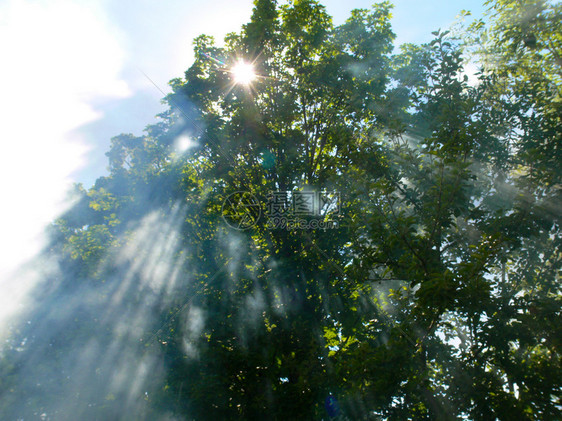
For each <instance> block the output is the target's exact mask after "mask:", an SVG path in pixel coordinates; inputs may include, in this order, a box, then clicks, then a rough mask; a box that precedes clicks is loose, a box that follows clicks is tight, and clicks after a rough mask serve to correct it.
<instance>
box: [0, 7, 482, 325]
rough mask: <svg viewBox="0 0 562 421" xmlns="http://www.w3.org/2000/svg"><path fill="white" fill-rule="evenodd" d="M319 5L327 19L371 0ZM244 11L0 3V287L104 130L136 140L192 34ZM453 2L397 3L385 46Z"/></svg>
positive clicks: (98, 153) (187, 57)
mask: <svg viewBox="0 0 562 421" xmlns="http://www.w3.org/2000/svg"><path fill="white" fill-rule="evenodd" d="M322 3H323V4H325V5H326V7H327V10H328V13H329V14H331V15H332V16H333V17H334V23H335V24H341V23H343V22H344V21H345V19H346V18H347V16H348V14H349V11H350V10H351V9H354V8H368V7H370V5H371V4H372V2H371V1H364V0H347V1H341V0H324V1H323V2H322ZM252 7H253V6H252V2H251V1H250V0H235V1H233V0H207V1H206V2H201V1H194V0H159V1H156V0H151V1H149V0H135V1H132V0H120V1H111V0H4V1H1V2H0V58H1V60H2V65H1V66H0V93H1V95H0V118H1V121H2V138H1V153H0V192H1V195H2V196H1V197H2V199H3V200H2V203H3V206H2V207H1V208H0V233H1V234H2V237H1V238H2V240H1V243H0V245H1V246H2V250H3V252H2V253H1V254H0V283H2V282H3V281H4V280H5V279H8V278H10V276H13V273H14V271H15V270H16V269H17V268H18V267H20V266H21V265H22V264H24V263H25V262H26V261H28V260H29V259H31V258H32V257H33V256H34V255H35V254H36V253H37V252H38V251H39V250H40V249H41V247H42V246H43V245H44V244H43V242H42V241H43V239H44V237H43V235H42V230H43V228H44V227H45V226H46V225H48V224H49V223H50V222H51V221H53V220H54V219H55V218H56V217H57V215H59V214H60V213H61V212H62V211H63V210H64V209H65V208H66V207H68V206H70V204H71V203H72V201H71V198H69V196H68V189H69V187H70V186H71V185H72V183H74V182H80V183H83V184H84V186H85V187H89V186H91V185H92V184H93V182H94V181H95V179H96V178H97V177H99V176H101V175H104V174H106V166H107V158H106V157H105V152H106V151H107V150H108V148H109V143H110V139H111V137H113V136H116V135H118V134H120V133H133V134H135V135H141V134H142V130H143V128H144V127H146V126H147V125H148V124H152V123H154V122H156V119H155V115H156V114H158V113H160V112H161V111H163V110H164V109H163V107H162V105H161V103H160V100H161V98H162V96H163V95H162V93H161V92H160V90H159V89H161V90H163V91H165V92H167V91H168V86H167V82H168V81H169V80H170V79H172V78H175V77H180V76H182V75H183V72H184V71H185V70H186V69H187V68H188V67H189V65H190V63H191V61H192V59H193V56H192V45H191V41H192V40H193V38H194V37H196V36H197V35H200V34H202V33H205V34H207V35H213V36H215V38H216V39H217V40H221V39H222V38H223V37H224V35H225V34H226V33H228V32H232V31H239V30H240V27H241V25H242V24H244V23H246V22H248V20H249V18H250V15H251V11H252ZM462 9H466V10H471V11H472V12H473V14H474V15H475V16H479V15H481V13H482V11H483V7H482V5H481V3H480V2H478V1H469V0H456V1H454V2H451V1H447V0H435V1H427V2H422V1H419V0H397V1H396V2H395V8H394V11H393V20H392V21H393V26H394V31H395V33H396V34H397V40H396V43H397V44H401V43H404V42H416V43H420V42H426V41H428V40H429V39H431V31H434V30H436V29H437V28H445V27H447V26H448V25H450V24H451V23H452V22H453V21H454V20H455V17H456V16H457V15H458V13H459V12H460V11H461V10H462ZM143 72H144V73H145V74H146V75H148V76H149V77H150V79H151V80H152V81H153V82H154V83H155V84H156V85H157V86H158V88H159V89H158V88H156V87H155V86H154V85H153V84H152V83H151V82H150V81H148V80H147V79H146V77H145V76H144V75H143ZM26 285H27V283H25V282H20V283H18V287H17V288H15V289H14V288H13V284H12V286H11V287H10V293H6V292H5V291H3V294H0V309H2V308H4V309H7V308H9V303H15V302H19V301H18V300H19V299H18V297H19V296H20V295H22V294H25V293H26V288H27V286H26ZM29 285H32V282H31V281H30V282H29ZM0 288H2V285H1V284H0ZM1 312H2V310H0V318H1V316H2V315H1Z"/></svg>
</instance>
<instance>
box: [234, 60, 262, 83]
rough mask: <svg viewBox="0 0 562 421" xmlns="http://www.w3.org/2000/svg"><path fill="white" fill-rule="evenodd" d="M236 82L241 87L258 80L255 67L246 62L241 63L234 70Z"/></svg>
mask: <svg viewBox="0 0 562 421" xmlns="http://www.w3.org/2000/svg"><path fill="white" fill-rule="evenodd" d="M232 74H233V76H234V82H235V83H237V84H240V85H249V84H250V83H252V81H253V80H254V79H256V73H255V72H254V66H252V65H251V64H249V63H246V62H244V61H239V62H238V63H237V64H236V65H235V66H234V67H233V68H232Z"/></svg>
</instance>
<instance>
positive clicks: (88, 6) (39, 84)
mask: <svg viewBox="0 0 562 421" xmlns="http://www.w3.org/2000/svg"><path fill="white" fill-rule="evenodd" d="M0 16H1V18H0V57H1V59H2V63H3V64H2V66H0V116H1V119H2V125H1V127H0V130H1V135H0V139H1V149H0V192H1V197H2V206H1V207H0V233H1V240H0V241H1V243H0V244H1V249H2V253H0V322H1V321H2V319H3V315H5V313H8V312H9V311H10V310H11V307H13V306H14V305H15V304H16V303H18V302H20V299H21V296H20V295H22V294H24V293H25V290H26V289H27V287H25V286H23V285H22V283H21V282H19V283H18V280H17V279H12V280H9V279H10V276H11V275H10V274H12V273H13V271H14V270H15V269H16V268H17V267H19V266H20V265H21V264H23V263H24V262H26V261H27V260H29V259H30V258H32V257H33V256H34V255H35V254H36V253H37V252H38V251H39V250H40V248H41V246H42V236H41V233H42V231H43V228H44V227H45V226H46V225H47V224H48V223H49V222H50V221H52V220H53V219H54V218H56V217H57V215H58V214H59V213H60V212H61V211H62V210H63V209H64V206H65V197H66V192H67V188H68V187H69V185H70V184H71V179H70V175H71V174H72V172H73V171H76V170H77V169H78V168H79V167H80V166H81V165H82V163H83V159H84V153H85V152H86V151H87V147H86V145H85V144H84V143H83V142H81V141H80V139H77V138H76V135H73V136H71V131H72V130H74V129H76V128H77V127H79V126H80V125H83V124H84V123H87V122H90V121H92V120H94V119H96V118H99V117H100V116H99V115H98V113H97V112H96V111H95V110H94V108H93V107H92V105H91V104H92V103H93V101H95V100H96V99H97V98H100V97H123V96H126V95H129V89H128V87H127V84H126V83H125V82H123V81H122V80H120V75H119V73H120V71H121V68H122V66H123V60H124V54H123V51H122V49H121V48H120V46H119V44H118V43H117V41H116V39H117V38H118V37H117V36H116V34H115V33H114V31H113V29H112V28H111V27H110V25H108V23H107V22H106V21H105V19H104V17H103V13H101V10H100V9H99V8H98V7H97V5H96V3H91V2H90V3H88V2H84V1H82V2H80V3H78V2H70V1H65V0H54V1H48V2H47V1H44V2H42V1H39V2H38V1H22V0H12V1H8V2H7V3H4V4H3V5H2V6H0ZM30 284H31V283H30ZM29 286H30V285H28V287H29ZM16 290H17V291H16ZM3 313H4V314H3Z"/></svg>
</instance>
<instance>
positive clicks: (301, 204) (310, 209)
mask: <svg viewBox="0 0 562 421" xmlns="http://www.w3.org/2000/svg"><path fill="white" fill-rule="evenodd" d="M340 210H341V200H340V195H339V193H338V192H333V193H327V192H314V191H292V192H289V191H278V192H270V194H269V196H268V202H267V212H266V217H267V223H266V227H267V228H269V229H286V230H295V229H323V230H325V229H334V228H338V220H337V219H336V218H337V216H339V214H340Z"/></svg>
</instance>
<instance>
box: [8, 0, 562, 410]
mask: <svg viewBox="0 0 562 421" xmlns="http://www.w3.org/2000/svg"><path fill="white" fill-rule="evenodd" d="M487 4H488V5H489V7H490V9H489V12H488V15H487V17H486V19H483V20H478V21H476V22H474V23H473V24H472V25H471V26H469V27H467V28H464V29H463V31H462V32H461V33H460V34H452V33H451V32H449V31H436V32H434V33H433V34H434V39H433V40H432V41H431V42H429V43H427V44H423V45H414V44H405V45H402V46H400V47H399V48H398V50H397V51H395V49H394V39H395V35H394V33H393V31H392V28H391V24H390V18H391V10H392V5H391V4H390V3H388V2H382V3H378V4H374V5H373V6H372V8H370V9H360V10H353V11H352V12H351V15H350V17H349V18H348V19H347V20H346V21H345V23H343V24H341V25H339V26H335V25H334V24H333V22H332V19H331V17H330V16H329V15H328V14H327V12H326V9H325V7H324V6H322V5H321V4H320V3H318V2H317V1H314V0H291V1H288V2H286V3H283V4H281V5H279V4H277V2H276V1H275V0H256V1H255V7H254V10H253V15H252V17H251V19H250V21H249V22H248V23H247V24H246V25H244V26H243V27H242V29H241V31H240V32H239V33H232V34H229V35H227V37H226V38H225V40H224V43H222V44H220V45H218V44H217V43H216V42H215V40H214V39H213V37H210V36H206V35H201V36H199V37H197V38H196V39H195V40H194V42H193V46H194V52H195V60H194V62H193V64H192V65H191V67H190V68H189V69H188V70H187V71H186V72H185V74H184V75H183V77H180V78H177V79H173V80H172V81H170V83H169V85H170V87H171V93H170V94H168V95H167V96H166V97H165V98H164V99H163V101H164V102H165V104H166V105H167V110H166V111H165V112H164V113H162V114H160V115H159V122H158V123H157V124H154V125H150V126H148V127H147V128H146V129H145V131H144V134H142V135H141V136H134V135H132V134H121V135H119V136H116V137H114V138H113V139H112V140H111V149H110V150H109V152H108V153H107V156H108V159H109V167H108V171H109V174H108V175H107V176H104V177H100V178H99V179H98V180H97V181H96V183H95V185H94V186H92V187H91V188H89V189H87V190H86V189H84V188H83V187H82V186H76V192H75V195H76V197H77V200H76V204H75V205H74V206H73V208H72V209H70V210H69V211H68V212H67V213H66V214H64V215H62V216H61V218H60V219H58V220H57V221H55V222H54V223H53V224H52V226H51V227H50V231H51V238H52V240H51V242H50V244H49V247H48V250H45V253H44V255H45V256H46V258H47V257H48V258H49V259H55V260H56V261H57V263H58V265H59V267H60V270H57V271H54V272H53V273H51V274H49V275H48V279H47V281H46V282H45V283H44V285H42V286H41V288H40V289H39V290H38V291H37V297H36V305H35V306H34V307H33V308H32V309H30V310H29V312H28V314H27V315H26V317H25V320H26V322H25V323H21V324H18V325H14V326H13V330H12V336H11V339H10V340H9V341H8V342H6V344H5V345H3V348H2V352H1V353H0V357H1V360H0V373H1V374H0V417H1V418H3V419H16V418H17V419H20V418H22V419H23V418H24V417H25V418H26V419H27V418H33V417H37V416H42V415H41V414H43V415H44V416H45V417H51V418H49V419H72V418H74V419H92V420H93V419H156V418H158V419H197V420H199V419H284V420H285V419H318V420H320V419H350V420H351V419H365V420H367V419H373V420H379V419H380V420H383V419H389V420H404V419H416V420H418V419H420V420H421V419H436V420H449V419H474V420H495V419H500V420H504V419H521V420H555V419H560V418H561V408H562V402H561V401H560V391H561V387H562V383H561V379H562V368H561V360H560V356H561V349H560V347H561V343H560V340H561V338H562V331H561V328H560V326H561V325H562V323H561V322H562V320H561V312H560V303H561V291H560V269H561V262H562V244H561V237H560V231H559V230H560V216H561V213H560V209H561V208H562V207H561V205H562V202H561V199H562V195H561V193H562V187H561V186H562V182H561V179H560V176H561V171H562V162H561V161H562V157H561V142H560V141H561V129H560V128H561V121H560V118H561V116H562V112H561V104H562V88H561V87H562V83H561V82H562V80H561V78H562V60H561V57H562V5H561V4H560V3H556V4H554V3H553V2H548V1H543V0H524V1H523V0H497V1H488V2H487ZM240 61H244V62H247V63H251V64H252V66H253V69H254V72H255V78H254V79H253V80H252V81H250V82H248V83H237V82H236V80H235V79H234V77H233V74H232V72H231V69H232V67H233V66H234V65H235V64H236V63H238V62H240ZM469 65H473V66H477V67H478V68H479V71H478V73H477V74H476V75H470V74H469V73H468V69H469V68H470V66H469ZM238 192H246V193H248V194H250V195H251V197H253V198H254V199H255V200H256V203H259V204H260V206H261V209H260V212H259V214H260V215H261V217H256V218H255V219H252V220H251V221H252V223H251V224H250V226H248V227H245V228H247V229H243V230H238V229H234V228H232V227H231V226H230V225H229V224H228V221H227V219H225V218H224V213H225V203H230V202H227V201H226V199H227V198H228V197H231V196H232V195H233V194H237V193H238ZM275 192H277V193H286V197H285V198H287V197H288V198H289V199H291V200H294V199H295V198H297V197H299V194H300V193H306V192H308V193H313V194H316V195H317V196H314V197H316V198H318V197H320V198H321V197H322V195H323V194H327V192H336V193H337V194H336V195H335V196H336V197H337V198H338V199H339V203H338V207H337V209H335V210H334V208H330V209H329V210H328V211H326V212H324V213H319V214H315V215H307V216H304V217H303V218H304V219H305V220H307V221H309V222H310V221H311V220H313V219H315V218H316V219H318V218H319V217H320V218H321V219H323V221H326V220H328V219H330V220H331V221H332V222H334V224H333V225H332V226H330V227H328V228H324V229H312V228H308V229H284V228H275V227H274V228H272V227H271V226H270V225H268V218H267V215H266V213H267V210H268V204H271V197H272V194H273V193H275ZM237 203H238V204H240V203H241V202H237ZM236 209H237V210H239V208H236ZM281 210H282V211H283V212H286V211H287V212H290V210H289V211H288V210H287V209H286V208H284V207H283V206H281ZM293 211H294V209H293ZM245 215H246V216H248V215H247V214H245ZM252 216H256V215H255V214H252ZM316 223H318V221H316ZM37 379H41V380H37ZM39 383H42V384H43V385H42V386H41V385H36V384H39ZM43 419H47V418H43Z"/></svg>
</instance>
